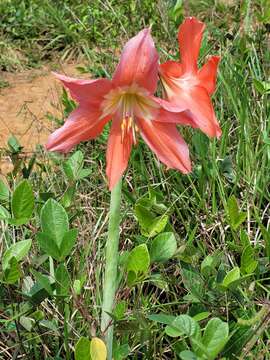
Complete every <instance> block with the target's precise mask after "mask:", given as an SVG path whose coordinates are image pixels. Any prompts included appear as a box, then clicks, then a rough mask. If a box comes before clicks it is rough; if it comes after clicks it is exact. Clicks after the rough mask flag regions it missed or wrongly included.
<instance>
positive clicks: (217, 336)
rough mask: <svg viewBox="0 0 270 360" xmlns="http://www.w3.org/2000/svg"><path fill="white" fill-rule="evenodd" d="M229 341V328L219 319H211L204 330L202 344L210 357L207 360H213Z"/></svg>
mask: <svg viewBox="0 0 270 360" xmlns="http://www.w3.org/2000/svg"><path fill="white" fill-rule="evenodd" d="M228 339H229V326H228V324H227V323H225V322H223V321H222V320H220V319H219V318H213V319H211V320H210V321H209V322H208V323H207V326H206V328H205V331H204V334H203V337H202V344H203V345H204V346H205V348H206V349H207V352H208V354H209V355H210V358H209V360H214V359H215V358H216V356H217V355H218V354H219V353H220V351H221V350H222V349H223V347H224V346H225V344H226V343H227V341H228Z"/></svg>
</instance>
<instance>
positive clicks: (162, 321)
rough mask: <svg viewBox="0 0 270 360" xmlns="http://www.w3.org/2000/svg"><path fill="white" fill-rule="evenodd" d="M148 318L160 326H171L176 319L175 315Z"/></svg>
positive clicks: (153, 315)
mask: <svg viewBox="0 0 270 360" xmlns="http://www.w3.org/2000/svg"><path fill="white" fill-rule="evenodd" d="M147 318H148V319H149V320H152V321H156V322H158V323H160V324H166V325H170V324H171V323H172V322H173V320H174V319H175V318H176V317H175V316H173V315H166V314H162V313H160V314H151V315H148V316H147Z"/></svg>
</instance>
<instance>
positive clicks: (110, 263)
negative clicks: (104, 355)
mask: <svg viewBox="0 0 270 360" xmlns="http://www.w3.org/2000/svg"><path fill="white" fill-rule="evenodd" d="M121 189H122V180H120V181H119V182H118V183H117V184H116V186H115V187H114V188H113V190H112V192H111V203H110V215H109V229H108V238H107V244H106V265H105V276H104V283H103V303H102V314H101V331H103V332H104V333H105V339H106V345H107V351H108V360H111V359H112V344H113V326H112V325H110V322H111V321H112V319H111V317H110V315H109V314H108V313H112V311H113V305H114V300H115V293H116V285H117V284H116V281H117V263H118V246H119V225H120V202H121Z"/></svg>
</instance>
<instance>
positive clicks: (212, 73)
mask: <svg viewBox="0 0 270 360" xmlns="http://www.w3.org/2000/svg"><path fill="white" fill-rule="evenodd" d="M219 60H220V57H219V56H211V57H210V59H209V60H208V61H207V63H206V64H204V65H203V67H202V68H201V69H200V70H199V71H198V75H197V76H198V79H199V85H200V86H202V87H204V88H205V89H206V90H207V92H208V94H209V95H212V94H213V92H214V91H215V89H216V80H217V68H218V63H219Z"/></svg>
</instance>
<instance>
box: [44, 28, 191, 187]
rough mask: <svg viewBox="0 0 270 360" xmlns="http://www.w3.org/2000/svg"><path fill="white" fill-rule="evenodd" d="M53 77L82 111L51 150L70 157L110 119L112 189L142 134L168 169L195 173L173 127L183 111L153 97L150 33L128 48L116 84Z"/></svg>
mask: <svg viewBox="0 0 270 360" xmlns="http://www.w3.org/2000/svg"><path fill="white" fill-rule="evenodd" d="M55 75H56V77H57V78H58V79H59V80H61V81H62V83H63V84H64V86H65V87H66V88H68V89H69V91H70V94H71V96H72V98H73V99H74V100H75V101H76V102H77V103H78V107H77V108H76V109H75V110H74V111H73V112H72V113H71V114H70V116H69V117H68V119H67V120H66V122H65V124H64V125H63V126H62V127H61V128H60V129H58V130H56V131H55V132H54V133H53V134H52V135H51V136H50V137H49V140H48V143H47V145H46V148H47V149H48V150H51V151H59V152H64V153H66V152H68V151H70V150H71V149H72V148H73V147H74V146H75V145H77V144H78V143H79V142H81V141H86V140H90V139H93V138H95V137H96V136H98V135H99V134H100V133H101V132H102V130H103V128H104V125H105V124H106V123H107V122H108V121H110V120H112V125H111V130H110V134H109V140H108V146H107V154H106V158H107V159H106V161H107V167H106V173H107V177H108V180H109V188H110V189H112V188H113V187H114V185H115V184H116V183H117V181H118V180H119V179H120V177H121V176H122V174H123V173H124V171H125V169H126V167H127V164H128V159H129V156H130V152H131V148H132V145H133V144H136V143H137V141H138V135H139V134H140V135H141V136H142V138H143V139H144V141H145V142H146V143H147V145H148V146H149V147H150V149H151V150H152V151H153V152H154V153H155V154H156V155H157V157H158V158H159V159H160V161H162V162H163V163H164V164H166V165H167V167H168V168H175V169H178V170H180V171H181V172H182V173H188V172H190V171H191V164H190V159H189V151H188V147H187V145H186V143H185V142H184V140H183V139H182V137H181V136H180V134H179V133H178V130H177V128H176V124H175V122H176V120H175V117H176V116H177V115H178V113H179V109H178V107H175V106H174V105H173V104H170V103H168V102H167V101H165V100H162V99H159V98H156V97H155V96H154V95H153V94H154V93H155V91H156V88H157V81H158V54H157V51H156V49H155V46H154V42H153V39H152V37H151V35H150V30H149V29H144V30H142V31H140V32H139V33H138V35H137V36H135V37H133V38H132V39H130V40H129V41H128V42H127V43H126V45H125V47H124V50H123V52H122V55H121V59H120V62H119V64H118V66H117V68H116V70H115V73H114V75H113V78H112V80H108V79H97V80H79V79H73V78H70V77H66V76H63V75H59V74H55ZM177 112H178V113H177Z"/></svg>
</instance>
